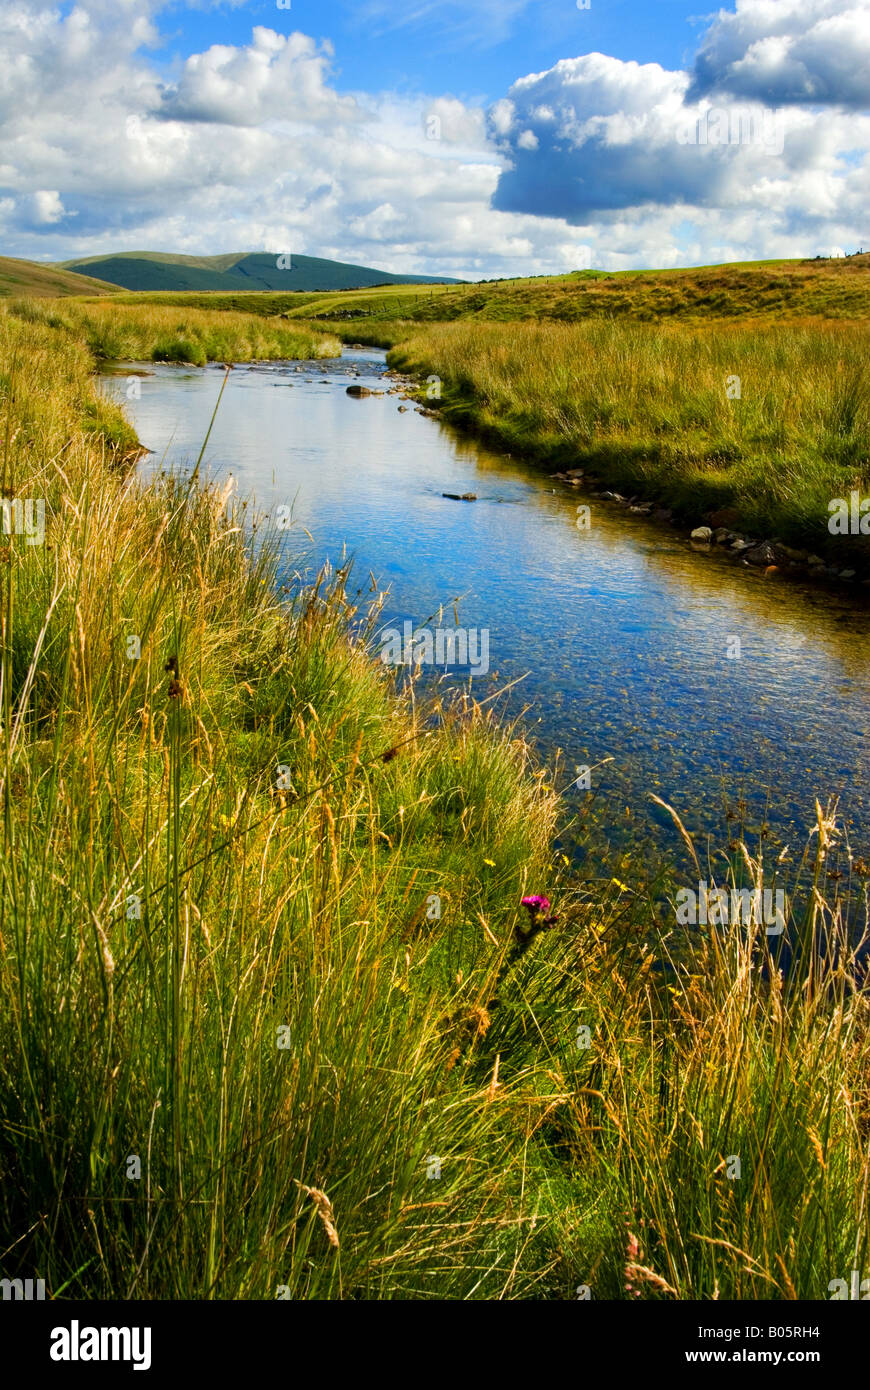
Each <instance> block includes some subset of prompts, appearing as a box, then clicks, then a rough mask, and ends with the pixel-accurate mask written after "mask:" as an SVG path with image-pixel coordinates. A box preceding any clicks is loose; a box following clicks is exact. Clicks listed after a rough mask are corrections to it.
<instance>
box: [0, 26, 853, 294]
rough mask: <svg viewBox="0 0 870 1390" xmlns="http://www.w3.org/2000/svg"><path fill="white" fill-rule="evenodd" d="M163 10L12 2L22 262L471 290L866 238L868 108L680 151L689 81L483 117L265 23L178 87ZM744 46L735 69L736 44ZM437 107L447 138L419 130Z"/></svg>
mask: <svg viewBox="0 0 870 1390" xmlns="http://www.w3.org/2000/svg"><path fill="white" fill-rule="evenodd" d="M868 3H870V0H868ZM779 4H783V5H784V6H785V7H786V8H788V9H789V10H790V11H791V10H794V9H795V7H793V6H791V4H790V0H776V5H777V6H778V5H779ZM165 7H166V0H77V3H76V5H75V8H73V9H72V10H69V11H68V12H64V11H62V10H61V9H59V8H55V9H50V8H46V6H45V5H44V4H43V3H41V0H5V4H4V5H3V6H2V8H0V50H2V51H3V52H4V55H5V62H4V64H3V65H2V66H0V124H2V132H0V148H2V152H3V153H2V160H3V163H2V165H0V236H2V241H3V246H4V249H5V250H6V251H7V252H8V253H9V254H12V255H20V256H29V257H32V258H34V259H45V258H48V257H54V258H57V259H62V258H66V257H71V256H74V255H76V254H87V253H97V252H100V251H109V250H133V249H144V248H149V249H154V250H177V251H181V252H185V251H186V252H189V253H192V254H195V253H203V254H207V253H217V252H220V251H242V250H261V249H262V250H270V251H272V250H274V251H288V250H289V251H291V252H293V251H296V252H299V253H308V254H313V255H323V256H330V257H334V258H336V259H339V260H344V261H356V262H360V263H364V264H372V265H377V266H382V267H383V268H385V269H389V270H398V271H409V272H419V271H431V272H433V273H443V274H455V275H461V276H467V277H469V278H471V277H473V276H475V275H477V276H493V275H498V274H542V273H546V272H548V271H554V270H569V269H574V268H581V267H584V266H587V265H589V264H595V265H598V266H601V267H602V268H604V269H621V268H625V267H630V266H635V265H644V264H646V265H660V266H667V265H678V264H681V263H686V262H687V261H688V260H695V261H697V260H726V259H739V258H740V257H741V256H746V257H757V256H764V255H771V256H773V255H802V254H806V253H809V254H813V253H815V252H816V251H823V250H825V249H827V248H828V247H830V246H844V247H849V246H852V245H855V244H857V241H858V240H859V239H862V238H863V241H864V244H866V243H867V241H868V240H870V237H868V236H867V228H866V222H865V219H866V208H867V206H868V202H870V200H868V196H867V195H868V186H870V168H868V163H867V157H866V151H867V149H868V145H870V130H868V121H867V118H865V117H862V116H860V115H855V114H847V113H846V112H845V111H843V110H832V111H829V112H825V113H823V114H822V115H814V114H813V113H812V112H810V111H807V110H802V109H800V108H799V107H795V108H794V109H793V110H791V111H790V112H789V113H788V116H787V120H786V124H785V127H784V135H785V143H784V148H783V153H782V154H781V155H776V154H775V153H771V152H770V151H769V150H768V151H765V150H764V149H763V148H759V147H757V146H756V147H742V146H738V147H731V146H729V145H725V146H715V145H710V144H708V145H707V146H687V145H685V144H684V145H681V144H680V143H679V140H678V132H679V129H680V126H681V122H683V121H684V120H685V117H686V116H687V114H688V115H691V116H692V118H693V120H694V119H695V118H696V117H697V116H698V115H700V114H702V113H704V112H705V111H707V110H708V108H709V107H710V106H711V98H701V97H700V96H699V97H698V98H697V99H695V98H692V101H691V102H690V104H689V105H688V106H687V105H686V102H687V92H688V88H689V83H690V81H691V76H690V74H688V73H683V72H669V71H667V70H666V69H665V68H663V67H661V66H659V65H658V64H654V63H647V64H638V63H625V62H620V61H619V60H617V59H614V58H610V57H607V56H606V55H602V54H588V55H586V56H585V57H583V58H571V59H565V60H563V61H562V62H561V63H558V64H556V65H555V66H554V67H553V68H552V69H550V70H549V71H548V72H545V73H536V74H531V75H529V76H526V77H523V78H521V79H520V80H519V81H518V82H516V83H515V84H514V86H513V87H512V88H511V90H510V92H509V93H508V94H507V95H506V97H505V98H503V99H502V100H501V101H498V102H496V103H495V104H494V105H493V107H491V108H490V110H489V111H488V112H487V113H484V112H483V111H481V110H480V109H479V108H478V107H475V106H473V105H469V104H467V103H463V102H461V101H459V100H457V99H456V98H454V97H446V96H444V95H433V96H431V97H429V98H426V97H420V98H419V99H411V98H408V97H398V96H395V95H393V94H390V93H357V94H356V95H353V96H351V95H347V94H343V93H339V92H337V91H336V90H335V88H334V86H333V85H332V79H331V75H330V60H331V55H330V50H329V48H328V46H326V45H318V44H317V43H316V42H315V40H313V39H311V38H309V37H307V36H305V35H303V34H290V35H289V36H287V35H280V34H278V33H276V32H274V31H273V30H271V29H269V28H268V27H266V26H263V25H260V26H258V27H257V28H256V29H254V30H253V32H252V35H251V38H250V41H249V42H247V43H245V44H240V45H238V46H232V45H220V46H212V47H210V48H208V49H207V50H206V51H205V52H203V53H200V54H194V55H192V56H191V57H190V58H188V59H187V61H186V62H184V63H182V64H181V65H180V66H179V67H178V69H177V70H175V71H174V72H173V75H172V80H171V81H170V80H168V79H167V78H165V77H164V78H162V79H161V76H160V74H159V73H158V70H157V68H156V67H155V65H154V62H153V61H152V60H151V59H150V58H149V56H148V52H147V50H148V46H149V45H152V46H153V45H157V43H158V41H159V34H158V31H157V26H156V20H157V18H159V16H160V13H161V10H162V9H164V8H165ZM423 7H424V8H425V4H424V5H423ZM436 8H437V9H439V10H440V12H441V13H442V14H445V13H450V10H449V7H446V6H437V7H435V6H433V7H430V9H431V11H432V15H434V13H435V9H436ZM750 8H751V9H752V11H753V13H754V14H755V18H756V20H757V19H758V11H759V10H760V5H759V4H757V3H753V5H752V6H747V5H742V6H740V7H739V11H738V12H742V11H747V10H749V9H750ZM810 8H811V9H812V10H813V13H816V12H817V11H818V9H819V6H818V5H816V6H813V5H811V6H810ZM518 9H519V6H514V11H513V13H517V12H518ZM252 12H253V8H252ZM778 12H779V11H777V13H778ZM258 13H261V12H258ZM416 13H418V16H419V14H420V6H419V5H418V9H417V11H416ZM816 17H817V18H818V15H817V16H816ZM822 18H824V16H823V17H822ZM829 18H833V17H832V16H829ZM820 22H821V21H820ZM759 23H760V21H759ZM722 24H724V21H723V20H722V17H721V16H719V17H718V18H717V19H715V20H714V22H713V28H712V30H711V33H712V34H714V35H716V34H720V35H721V34H724V33H725V29H724V28H722V27H721V25H722ZM717 25H720V28H719V29H717V27H716V26H717ZM771 26H773V21H771ZM757 28H758V25H757V24H756V29H757ZM747 32H748V31H747ZM754 32H755V30H753V33H754ZM790 32H791V31H789V33H790ZM771 35H772V36H773V37H774V38H777V39H780V40H782V39H783V37H784V35H783V33H780V32H778V33H776V34H774V33H773V27H771ZM744 37H745V36H744ZM785 37H786V38H787V37H788V35H785ZM792 37H794V35H792ZM716 43H717V44H720V49H721V42H720V39H719V38H717V39H716ZM714 47H715V45H714ZM732 48H733V54H734V55H736V56H735V57H734V62H735V63H737V62H738V61H739V59H740V54H741V53H743V51H744V50H743V49H741V48H740V47H739V44H738V45H736V46H734V45H732ZM744 48H747V45H745V44H744ZM711 51H712V50H711ZM722 51H723V52H724V50H722ZM731 51H732V50H730V49H729V50H728V52H729V53H731ZM747 51H748V48H747ZM781 51H782V50H777V52H780V56H781ZM790 51H792V52H793V46H792V50H790ZM771 53H774V50H773V49H770V50H769V55H770V54H771ZM769 55H768V58H769V61H771V62H772V61H773V59H772V58H770V57H769ZM774 56H775V55H774ZM777 61H780V58H777ZM783 61H784V60H783ZM729 62H730V59H729ZM723 63H724V59H723ZM724 66H725V67H727V66H728V64H727V63H724ZM714 100H715V102H716V103H717V104H718V105H719V106H723V104H724V106H725V108H726V109H728V108H729V107H730V108H732V109H733V107H734V102H733V101H732V99H731V98H727V99H726V100H725V101H724V103H723V98H722V97H721V96H720V95H718V94H717V95H716V96H715V98H714ZM747 103H748V98H747V101H746V102H743V101H742V99H741V100H740V101H738V102H737V105H738V106H739V107H740V108H741V109H745V108H746V106H747ZM749 104H751V103H749ZM432 117H437V120H438V122H439V124H440V128H439V132H438V137H437V138H431V136H430V138H427V135H428V134H429V133H430V132H429V130H427V123H428V121H429V119H430V118H432ZM705 119H706V118H705Z"/></svg>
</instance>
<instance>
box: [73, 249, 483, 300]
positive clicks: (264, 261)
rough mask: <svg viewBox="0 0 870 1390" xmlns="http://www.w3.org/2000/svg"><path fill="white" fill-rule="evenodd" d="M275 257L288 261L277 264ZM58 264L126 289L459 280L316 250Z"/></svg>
mask: <svg viewBox="0 0 870 1390" xmlns="http://www.w3.org/2000/svg"><path fill="white" fill-rule="evenodd" d="M279 262H289V265H288V264H284V265H280V264H279ZM57 268H58V269H59V270H65V271H75V272H77V273H79V272H83V273H84V274H86V275H89V276H92V277H95V278H96V279H97V280H100V281H103V282H108V283H109V284H111V285H116V286H120V287H121V288H122V289H126V290H164V291H166V290H169V291H172V290H224V291H236V292H238V291H239V290H284V291H287V290H305V291H308V292H309V293H310V292H312V291H328V290H349V289H364V288H367V287H369V286H372V285H427V284H438V285H445V284H450V285H458V284H461V283H462V282H461V281H459V280H451V279H448V278H447V277H445V276H426V275H393V274H390V273H389V272H388V271H386V270H374V269H372V268H371V267H369V266H361V265H347V264H345V263H344V262H342V261H330V260H325V259H323V258H322V257H320V256H297V255H288V256H287V257H284V256H280V257H279V256H277V255H273V254H267V253H266V252H259V253H257V254H255V255H248V254H247V253H246V252H244V251H240V252H231V253H230V254H228V255H223V256H173V255H170V254H168V253H164V252H160V251H123V252H120V253H119V254H118V255H115V256H86V257H83V258H79V259H77V260H72V261H63V262H61V263H60V264H59V266H58V267H57Z"/></svg>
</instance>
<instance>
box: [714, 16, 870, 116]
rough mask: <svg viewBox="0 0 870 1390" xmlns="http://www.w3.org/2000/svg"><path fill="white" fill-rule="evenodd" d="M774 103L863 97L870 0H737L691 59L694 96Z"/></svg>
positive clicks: (857, 102) (853, 103)
mask: <svg viewBox="0 0 870 1390" xmlns="http://www.w3.org/2000/svg"><path fill="white" fill-rule="evenodd" d="M715 91H727V92H730V93H732V94H733V95H735V96H742V97H748V98H751V99H754V100H756V101H763V102H769V103H773V104H779V103H783V104H785V103H788V104H797V105H819V104H824V105H835V106H847V107H858V108H861V107H866V106H868V105H870V0H737V8H736V11H735V12H734V13H730V12H728V11H724V10H720V11H719V13H718V14H717V15H716V16H715V18H714V20H713V23H712V25H711V27H710V29H709V30H708V32H707V34H706V35H705V37H704V40H703V42H702V45H701V50H700V52H699V54H698V58H697V61H696V64H695V77H694V85H693V91H692V95H693V96H701V95H704V94H705V93H708V92H715Z"/></svg>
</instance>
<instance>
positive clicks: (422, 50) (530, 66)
mask: <svg viewBox="0 0 870 1390" xmlns="http://www.w3.org/2000/svg"><path fill="white" fill-rule="evenodd" d="M702 12H703V11H702ZM698 13H699V7H698V5H697V4H692V3H688V4H687V3H685V0H651V3H643V0H592V3H590V7H589V9H588V10H578V9H577V6H576V4H575V3H574V0H498V3H482V4H477V5H475V4H474V3H473V0H468V3H458V4H438V3H434V4H432V3H425V0H424V3H417V4H414V3H410V4H408V5H393V4H389V3H365V2H364V0H363V3H348V0H338V3H324V0H292V8H291V9H279V8H278V6H277V4H276V3H275V0H248V3H246V4H243V5H228V4H223V5H219V6H218V7H216V8H210V9H209V10H202V9H198V10H197V9H191V8H189V7H188V6H186V5H182V4H178V5H175V6H173V7H172V8H171V9H170V10H167V11H166V13H165V14H164V16H163V17H162V18H161V21H160V28H161V30H162V32H163V35H164V39H165V43H166V57H167V58H168V59H170V58H172V57H177V56H182V57H187V56H188V55H189V54H190V53H195V52H198V51H200V50H201V49H203V48H207V47H208V46H209V45H210V44H213V43H222V44H243V43H245V42H246V41H247V40H248V39H249V37H250V32H251V26H252V25H253V24H263V25H267V26H269V27H270V28H275V29H277V30H278V31H279V32H282V33H288V32H290V31H291V30H293V29H301V30H302V32H303V33H306V34H313V35H316V36H317V37H318V38H321V39H329V40H330V42H331V43H332V44H333V46H334V49H335V69H334V76H335V85H336V86H337V87H338V88H339V89H340V90H343V91H356V90H363V91H365V90H378V89H390V90H395V91H408V92H414V91H428V92H432V91H435V92H442V93H452V94H453V95H454V96H458V97H462V98H465V99H473V100H483V101H496V100H497V99H498V98H499V97H500V96H502V95H503V94H504V92H505V91H506V89H507V88H508V87H509V86H510V84H511V83H512V82H513V81H514V80H515V79H516V78H517V77H518V76H520V75H522V74H523V73H526V72H537V71H540V70H542V69H544V68H549V67H552V65H553V64H554V63H555V62H557V61H558V60H559V59H560V58H564V57H567V56H572V57H573V56H576V55H577V54H579V53H583V52H589V51H591V50H596V49H597V50H598V51H599V52H601V53H609V54H612V55H613V56H614V57H617V58H623V59H631V58H635V59H638V60H640V61H643V62H657V63H662V64H664V65H666V66H669V67H679V66H683V65H684V64H686V63H688V62H689V61H690V60H691V56H692V54H693V52H694V49H695V47H696V44H697V37H698V33H699V30H701V29H703V21H702V20H699V19H698V18H697V15H698ZM693 19H694V22H692V20H693Z"/></svg>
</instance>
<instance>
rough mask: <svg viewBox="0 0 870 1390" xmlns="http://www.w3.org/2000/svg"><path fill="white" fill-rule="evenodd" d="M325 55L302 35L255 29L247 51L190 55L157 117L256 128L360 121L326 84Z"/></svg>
mask: <svg viewBox="0 0 870 1390" xmlns="http://www.w3.org/2000/svg"><path fill="white" fill-rule="evenodd" d="M330 57H331V51H330V50H329V49H328V48H326V47H322V48H318V46H317V44H316V43H315V41H314V40H313V39H310V38H308V37H307V36H306V35H305V34H298V33H296V34H290V35H287V36H284V35H282V34H276V33H275V32H274V31H273V30H272V29H266V28H264V27H263V26H262V25H257V27H256V28H255V29H254V31H253V35H252V41H251V43H250V45H249V46H248V47H247V48H232V47H229V46H228V45H223V44H215V45H214V46H213V47H211V48H209V49H208V50H207V51H206V52H205V53H194V54H192V55H191V56H190V57H189V58H188V59H187V61H186V63H185V64H184V68H183V70H182V73H181V77H180V79H179V81H178V83H177V85H176V86H174V87H171V88H168V89H167V90H165V91H164V92H162V93H161V108H160V109H161V112H162V114H163V115H165V116H166V117H168V118H171V119H175V120H181V121H213V122H217V123H218V124H223V125H233V126H260V125H262V124H263V123H264V122H265V121H269V120H295V121H303V122H306V123H314V124H324V123H326V122H330V123H335V122H341V123H346V122H348V121H353V120H357V119H359V118H360V116H361V112H360V109H359V106H358V104H357V103H356V101H355V100H354V99H353V97H341V96H339V95H338V94H337V93H336V92H334V91H332V90H331V89H330V88H329V87H328V86H327V83H326V75H327V68H328V64H329V60H330Z"/></svg>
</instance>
